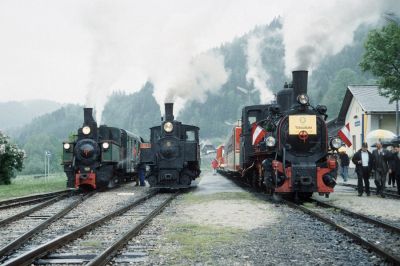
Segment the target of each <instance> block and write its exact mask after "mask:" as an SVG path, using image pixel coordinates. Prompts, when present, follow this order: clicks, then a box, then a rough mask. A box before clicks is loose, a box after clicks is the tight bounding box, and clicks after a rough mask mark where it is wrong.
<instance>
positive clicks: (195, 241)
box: [165, 224, 243, 263]
mask: <svg viewBox="0 0 400 266" xmlns="http://www.w3.org/2000/svg"><path fill="white" fill-rule="evenodd" d="M241 236H243V230H241V229H236V228H232V227H216V226H205V225H196V224H175V225H174V226H173V227H172V231H170V232H168V233H167V235H166V238H165V241H167V243H176V244H177V245H178V246H179V251H178V252H173V254H166V255H168V258H169V259H170V260H171V261H170V262H171V263H174V261H175V262H177V261H180V262H182V261H184V260H189V261H194V260H195V261H203V262H205V261H210V260H211V261H212V260H213V250H214V249H217V248H221V246H227V245H231V244H233V243H234V242H235V241H237V239H239V238H240V237H241Z"/></svg>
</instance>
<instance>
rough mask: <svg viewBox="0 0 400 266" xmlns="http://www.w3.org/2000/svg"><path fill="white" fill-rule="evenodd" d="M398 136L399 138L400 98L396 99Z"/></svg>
mask: <svg viewBox="0 0 400 266" xmlns="http://www.w3.org/2000/svg"><path fill="white" fill-rule="evenodd" d="M396 135H397V138H398V137H399V98H397V99H396Z"/></svg>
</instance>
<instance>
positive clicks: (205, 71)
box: [165, 51, 229, 111]
mask: <svg viewBox="0 0 400 266" xmlns="http://www.w3.org/2000/svg"><path fill="white" fill-rule="evenodd" d="M228 76H229V72H228V71H227V70H225V67H224V57H223V56H222V55H221V54H219V53H217V52H216V51H212V52H208V53H203V54H200V55H198V56H196V57H195V58H193V59H192V60H191V61H190V63H189V64H188V65H187V67H186V69H185V70H184V72H183V73H180V75H179V76H178V77H180V79H178V80H176V82H174V83H173V84H172V85H171V86H170V87H169V88H168V89H167V95H166V97H165V102H175V101H178V102H180V103H182V102H186V101H197V102H200V103H203V102H205V101H206V99H207V94H208V93H214V94H216V93H218V91H219V89H220V88H221V86H222V85H223V84H224V83H225V82H226V81H227V80H228ZM179 107H180V108H181V107H182V104H181V106H179V105H178V110H177V111H179Z"/></svg>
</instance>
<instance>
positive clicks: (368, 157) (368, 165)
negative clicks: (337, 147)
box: [351, 142, 373, 197]
mask: <svg viewBox="0 0 400 266" xmlns="http://www.w3.org/2000/svg"><path fill="white" fill-rule="evenodd" d="M351 161H352V162H353V163H354V165H355V166H356V173H357V178H358V182H357V184H358V196H359V197H361V196H362V194H363V191H364V186H363V181H364V185H365V192H366V193H367V196H369V195H371V192H370V190H369V176H370V174H371V171H372V163H373V157H372V154H371V153H370V152H369V151H368V144H367V143H366V142H364V143H363V144H362V145H361V149H360V150H358V151H357V152H356V153H355V154H354V156H353V158H352V160H351Z"/></svg>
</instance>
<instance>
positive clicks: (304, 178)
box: [217, 71, 342, 198]
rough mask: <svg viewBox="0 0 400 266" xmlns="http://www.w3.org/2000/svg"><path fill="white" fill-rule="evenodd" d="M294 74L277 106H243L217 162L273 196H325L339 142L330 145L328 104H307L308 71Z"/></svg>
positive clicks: (332, 179)
mask: <svg viewBox="0 0 400 266" xmlns="http://www.w3.org/2000/svg"><path fill="white" fill-rule="evenodd" d="M292 75H293V81H292V85H291V86H289V85H287V84H285V87H284V89H282V90H280V91H279V92H278V93H277V100H276V103H271V104H266V105H252V106H246V107H244V108H243V110H242V118H241V124H238V125H237V126H235V127H234V128H233V130H232V134H231V135H230V136H229V139H228V142H227V143H226V145H225V147H224V155H223V158H217V160H218V161H222V160H223V161H224V165H223V167H220V172H222V173H225V174H230V175H234V176H239V177H240V178H243V179H244V180H245V181H247V182H248V183H249V184H251V185H252V186H255V187H262V188H265V189H266V190H267V191H268V192H271V193H278V194H290V195H291V196H294V197H296V198H308V197H311V195H312V193H313V192H318V193H320V194H321V195H322V194H324V195H325V196H329V193H331V192H333V188H334V186H335V184H336V171H337V159H336V156H335V153H336V151H337V149H339V148H340V147H341V146H342V142H341V140H340V139H339V138H336V137H334V138H331V139H330V140H329V141H328V131H327V125H326V119H327V115H326V111H327V109H326V106H323V105H317V106H315V107H314V106H312V105H311V104H310V103H309V98H308V96H307V79H308V72H307V71H293V73H292ZM218 154H222V152H218V151H217V155H218ZM219 156H221V155H219ZM217 157H218V156H217Z"/></svg>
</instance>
